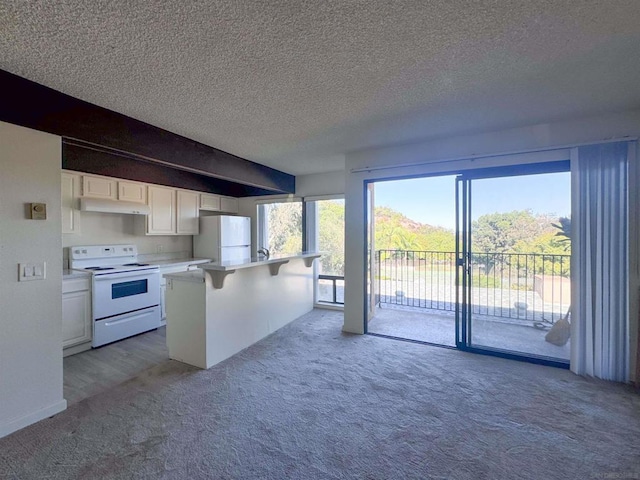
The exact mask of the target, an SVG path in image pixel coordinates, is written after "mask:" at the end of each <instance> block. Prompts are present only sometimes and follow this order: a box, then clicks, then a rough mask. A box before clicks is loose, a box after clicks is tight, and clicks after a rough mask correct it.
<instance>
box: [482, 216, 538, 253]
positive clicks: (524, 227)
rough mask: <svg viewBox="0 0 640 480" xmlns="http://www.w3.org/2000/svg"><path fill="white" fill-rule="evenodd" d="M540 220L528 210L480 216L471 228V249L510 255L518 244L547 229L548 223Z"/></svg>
mask: <svg viewBox="0 0 640 480" xmlns="http://www.w3.org/2000/svg"><path fill="white" fill-rule="evenodd" d="M540 220H541V218H540V217H538V218H537V217H535V216H534V215H533V214H532V213H531V211H530V210H520V211H516V210H514V211H513V212H506V213H489V214H486V215H482V216H481V217H480V218H478V220H476V221H475V222H473V224H472V226H471V228H472V231H473V243H472V245H471V247H472V249H473V251H474V252H491V253H512V252H514V249H515V246H516V244H517V243H518V242H522V241H527V240H530V239H532V238H535V237H537V236H539V235H540V234H542V233H543V232H544V230H545V228H548V224H549V222H548V221H545V220H543V221H540ZM545 224H546V225H545Z"/></svg>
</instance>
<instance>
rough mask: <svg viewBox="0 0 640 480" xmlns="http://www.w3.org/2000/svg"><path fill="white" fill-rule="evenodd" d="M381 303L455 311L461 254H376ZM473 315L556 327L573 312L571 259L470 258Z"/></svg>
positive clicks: (528, 256) (529, 255)
mask: <svg viewBox="0 0 640 480" xmlns="http://www.w3.org/2000/svg"><path fill="white" fill-rule="evenodd" d="M376 263H377V272H376V276H377V278H378V291H377V292H376V293H377V294H378V303H380V304H393V305H402V306H409V307H418V308H428V309H434V310H442V311H451V312H453V311H455V308H456V304H455V302H456V288H457V287H456V254H455V252H433V251H416V250H409V251H408V250H378V251H377V252H376ZM470 269H471V275H470V278H471V296H470V304H471V312H472V313H474V314H477V315H488V316H493V317H502V318H509V319H513V320H526V321H534V322H548V323H554V322H555V321H556V320H558V319H559V318H561V317H563V316H564V315H565V314H566V312H567V310H568V309H569V306H570V302H571V294H570V291H571V289H570V281H569V273H570V255H547V254H535V253H493V252H479V253H472V254H471V255H470Z"/></svg>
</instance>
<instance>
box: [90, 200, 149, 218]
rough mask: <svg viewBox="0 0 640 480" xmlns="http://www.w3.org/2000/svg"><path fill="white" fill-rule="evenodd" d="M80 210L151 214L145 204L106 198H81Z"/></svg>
mask: <svg viewBox="0 0 640 480" xmlns="http://www.w3.org/2000/svg"><path fill="white" fill-rule="evenodd" d="M80 210H82V211H83V212H104V213H127V214H130V215H149V213H151V209H150V208H149V206H148V205H145V204H143V203H135V202H125V201H124V200H108V199H104V198H81V199H80Z"/></svg>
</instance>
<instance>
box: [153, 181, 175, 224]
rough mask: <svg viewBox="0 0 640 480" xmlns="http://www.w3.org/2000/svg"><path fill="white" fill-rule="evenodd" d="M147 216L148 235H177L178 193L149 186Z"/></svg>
mask: <svg viewBox="0 0 640 480" xmlns="http://www.w3.org/2000/svg"><path fill="white" fill-rule="evenodd" d="M148 193H149V207H150V208H151V213H150V214H149V215H148V216H147V234H148V235H172V234H175V233H176V207H175V205H176V191H175V190H173V189H172V188H165V187H154V186H149V189H148Z"/></svg>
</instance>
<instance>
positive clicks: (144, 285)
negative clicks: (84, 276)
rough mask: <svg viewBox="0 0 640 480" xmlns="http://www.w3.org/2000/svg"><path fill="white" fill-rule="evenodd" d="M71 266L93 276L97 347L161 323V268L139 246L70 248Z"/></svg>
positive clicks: (150, 328)
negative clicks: (141, 257) (141, 259)
mask: <svg viewBox="0 0 640 480" xmlns="http://www.w3.org/2000/svg"><path fill="white" fill-rule="evenodd" d="M69 266H70V267H71V268H72V269H73V270H82V271H85V272H89V273H91V276H92V294H93V295H92V297H93V301H92V305H93V307H92V311H93V341H92V346H93V347H99V346H102V345H106V344H107V343H111V342H115V341H116V340H120V339H123V338H126V337H130V336H132V335H137V334H139V333H142V332H146V331H148V330H153V329H155V328H158V327H159V326H160V269H159V268H158V267H157V266H153V265H149V264H145V263H140V262H138V249H137V247H136V246H135V245H87V246H75V247H69Z"/></svg>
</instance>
